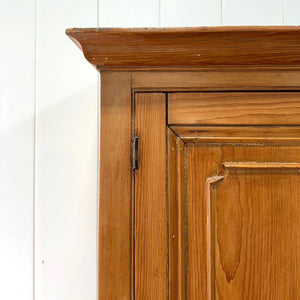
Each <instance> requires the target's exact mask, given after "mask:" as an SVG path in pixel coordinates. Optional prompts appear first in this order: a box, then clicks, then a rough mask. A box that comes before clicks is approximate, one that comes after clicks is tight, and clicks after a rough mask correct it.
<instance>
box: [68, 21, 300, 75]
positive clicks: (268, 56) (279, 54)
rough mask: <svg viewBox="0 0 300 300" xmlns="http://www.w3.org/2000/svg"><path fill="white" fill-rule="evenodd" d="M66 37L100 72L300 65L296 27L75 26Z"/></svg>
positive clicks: (299, 37) (298, 33)
mask: <svg viewBox="0 0 300 300" xmlns="http://www.w3.org/2000/svg"><path fill="white" fill-rule="evenodd" d="M66 33H67V35H68V36H69V37H70V38H71V39H72V40H73V41H74V42H75V44H76V45H77V46H78V47H79V48H80V49H81V50H82V51H83V53H84V55H85V57H86V59H87V60H88V61H89V62H90V63H91V64H93V65H94V66H96V67H97V68H99V69H109V68H123V69H138V68H145V67H146V68H150V69H151V68H157V67H165V68H166V67H168V68H169V67H170V66H171V68H172V67H173V68H174V67H205V66H243V65H246V66H250V65H256V66H280V65H285V66H295V65H299V63H300V28H299V27H298V26H243V27H223V26H220V27H198V28H197V27H195V28H131V29H130V28H127V29H123V28H87V29H84V28H83V29H80V28H73V29H67V30H66Z"/></svg>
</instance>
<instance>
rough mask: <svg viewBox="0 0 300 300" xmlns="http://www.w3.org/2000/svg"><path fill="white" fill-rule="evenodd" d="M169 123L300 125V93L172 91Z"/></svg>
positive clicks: (169, 101) (169, 105)
mask: <svg viewBox="0 0 300 300" xmlns="http://www.w3.org/2000/svg"><path fill="white" fill-rule="evenodd" d="M168 123H169V124H195V125H196V124H214V125H225V124H230V125H257V124H260V125H264V124H267V125H299V124H300V93H297V92H294V93H293V92H289V93H282V92H278V93H275V92H266V93H259V92H249V93H242V92H236V93H230V92H228V93H222V92H220V93H171V94H169V97H168Z"/></svg>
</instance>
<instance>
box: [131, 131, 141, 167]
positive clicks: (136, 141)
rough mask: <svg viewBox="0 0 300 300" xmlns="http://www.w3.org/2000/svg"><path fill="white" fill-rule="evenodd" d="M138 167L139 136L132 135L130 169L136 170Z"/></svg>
mask: <svg viewBox="0 0 300 300" xmlns="http://www.w3.org/2000/svg"><path fill="white" fill-rule="evenodd" d="M138 168H139V137H138V136H134V137H133V138H132V169H133V170H137V169H138Z"/></svg>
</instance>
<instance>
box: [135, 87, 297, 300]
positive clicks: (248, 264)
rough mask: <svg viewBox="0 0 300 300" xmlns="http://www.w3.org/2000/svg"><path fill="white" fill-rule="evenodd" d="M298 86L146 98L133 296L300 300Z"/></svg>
mask: <svg viewBox="0 0 300 300" xmlns="http://www.w3.org/2000/svg"><path fill="white" fill-rule="evenodd" d="M299 124H300V93H295V92H293V93H272V92H268V93H256V92H251V93H246V92H243V93H226V92H220V93H209V92H206V93H172V94H169V95H166V94H163V93H140V94H136V96H135V131H136V134H137V135H138V136H139V140H140V153H139V154H140V157H139V160H140V165H139V169H138V170H136V171H135V193H134V194H135V201H134V203H135V206H134V208H135V209H134V214H133V218H134V220H135V222H134V228H135V245H134V262H135V264H134V274H135V276H134V280H135V284H134V287H135V297H136V299H168V298H169V299H195V300H196V299H197V300H198V299H208V300H210V299H225V300H227V299H230V300H232V299H238V300H248V299H249V300H253V299H278V300H279V299H280V300H281V299H291V300H294V299H300V127H299V126H298V125H299Z"/></svg>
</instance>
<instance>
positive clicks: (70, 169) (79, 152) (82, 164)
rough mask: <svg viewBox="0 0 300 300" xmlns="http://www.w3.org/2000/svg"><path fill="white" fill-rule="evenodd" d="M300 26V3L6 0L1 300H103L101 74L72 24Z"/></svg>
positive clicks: (0, 79)
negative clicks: (72, 34) (72, 35)
mask: <svg viewBox="0 0 300 300" xmlns="http://www.w3.org/2000/svg"><path fill="white" fill-rule="evenodd" d="M299 23H300V1H299V0H243V1H240V0H197V1H196V0H185V1H183V0H155V1H150V0H148V1H145V0H126V1H124V0H52V1H50V0H27V1H25V0H15V1H11V0H0V31H1V32H0V33H1V38H2V39H1V41H2V44H1V46H0V51H1V52H0V240H1V246H0V266H1V268H0V299H6V300H19V299H23V300H33V299H36V300H83V299H84V300H96V298H97V193H98V187H97V180H98V179H97V178H98V172H97V170H98V165H99V162H98V150H99V149H98V148H99V146H98V143H99V141H98V130H99V129H98V124H99V101H98V96H99V87H98V74H97V72H96V71H95V70H94V69H93V68H92V67H91V66H90V65H89V64H88V63H87V62H86V61H85V59H84V58H83V56H82V54H81V52H80V51H79V50H78V49H77V48H76V47H75V45H74V44H73V43H72V42H71V41H70V40H69V39H68V38H67V37H66V36H65V34H64V31H65V29H66V28H69V27H95V26H98V25H99V26H101V27H146V26H147V27H159V26H164V27H169V26H203V25H206V26H216V25H283V24H289V25H290V24H292V25H298V24H299Z"/></svg>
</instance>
